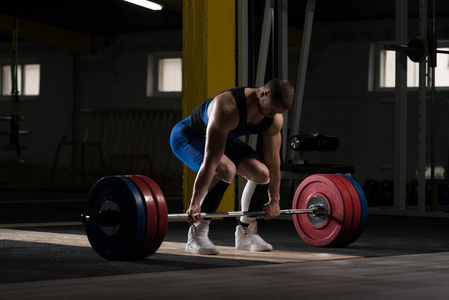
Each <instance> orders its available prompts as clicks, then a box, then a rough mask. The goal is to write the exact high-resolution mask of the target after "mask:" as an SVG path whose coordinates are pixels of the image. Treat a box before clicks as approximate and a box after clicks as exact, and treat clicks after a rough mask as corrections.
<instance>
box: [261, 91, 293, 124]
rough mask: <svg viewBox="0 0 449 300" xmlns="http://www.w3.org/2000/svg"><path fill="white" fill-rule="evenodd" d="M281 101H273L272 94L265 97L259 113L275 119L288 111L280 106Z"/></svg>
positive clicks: (262, 98) (262, 99)
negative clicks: (277, 115)
mask: <svg viewBox="0 0 449 300" xmlns="http://www.w3.org/2000/svg"><path fill="white" fill-rule="evenodd" d="M280 103H281V101H276V100H274V99H271V97H270V94H269V93H267V94H265V95H263V96H262V97H261V99H260V101H259V113H260V114H261V115H262V116H264V117H269V118H273V117H274V116H275V115H276V114H282V113H284V112H285V111H286V109H284V108H283V107H282V105H281V104H280Z"/></svg>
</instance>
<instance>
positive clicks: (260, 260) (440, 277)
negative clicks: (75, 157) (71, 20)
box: [0, 190, 449, 299]
mask: <svg viewBox="0 0 449 300" xmlns="http://www.w3.org/2000/svg"><path fill="white" fill-rule="evenodd" d="M0 196H1V197H0V224H1V225H0V299H83V298H93V299H204V298H209V299H247V298H248V297H252V298H257V299H312V298H313V299H317V298H318V299H323V298H329V299H360V298H362V299H448V297H449V286H448V284H447V283H448V282H449V238H448V233H449V218H425V217H402V216H399V217H398V216H386V215H375V214H372V213H369V215H368V222H367V226H366V228H365V230H364V232H363V234H362V235H361V237H360V238H359V239H358V240H357V241H356V242H355V243H353V244H351V245H349V246H347V247H344V248H315V247H312V246H309V245H307V244H306V243H305V242H304V241H302V240H301V238H300V237H299V235H298V234H297V232H296V230H295V228H294V225H293V222H292V221H291V219H288V218H281V219H276V220H271V221H260V222H259V231H260V234H261V236H262V237H263V238H264V239H265V240H266V241H268V242H269V243H271V244H272V245H273V246H274V248H275V250H274V251H272V252H267V253H253V252H245V251H236V250H234V249H233V244H234V230H235V220H233V219H232V220H231V219H225V220H217V221H213V223H212V224H211V231H210V237H211V240H212V241H213V242H214V243H215V244H216V245H218V246H220V247H221V249H222V253H221V254H220V255H217V256H200V255H190V254H189V255H187V254H186V253H184V251H183V248H184V246H185V242H186V238H187V230H188V224H187V223H186V222H171V223H169V226H168V231H167V235H166V236H165V239H164V243H163V244H162V246H161V248H160V249H159V250H158V251H157V252H156V253H155V254H154V255H152V256H150V257H148V258H146V259H144V260H139V261H130V262H117V261H107V260H105V259H103V258H101V257H100V256H98V255H97V254H96V253H95V252H94V250H93V249H92V248H91V247H90V245H89V243H88V241H87V237H86V235H85V232H84V227H83V226H82V224H81V223H80V222H79V215H80V213H81V212H82V210H83V205H84V199H85V195H84V194H83V193H82V192H79V191H71V192H70V193H69V194H67V191H63V192H62V191H47V190H32V191H26V192H24V191H22V190H0ZM167 202H168V205H169V213H176V212H180V211H181V210H182V208H180V204H179V202H180V201H176V200H174V199H171V200H168V201H167Z"/></svg>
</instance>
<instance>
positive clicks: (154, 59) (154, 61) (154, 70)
mask: <svg viewBox="0 0 449 300" xmlns="http://www.w3.org/2000/svg"><path fill="white" fill-rule="evenodd" d="M164 58H181V59H182V52H153V53H150V54H148V67H147V91H146V95H147V97H182V94H183V93H182V91H180V92H160V91H158V87H159V64H158V61H159V59H164ZM181 76H182V75H181Z"/></svg>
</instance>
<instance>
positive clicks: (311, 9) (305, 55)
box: [289, 0, 315, 159]
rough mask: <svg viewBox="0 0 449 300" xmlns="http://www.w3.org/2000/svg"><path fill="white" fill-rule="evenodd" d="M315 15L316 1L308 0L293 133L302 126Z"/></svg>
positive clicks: (291, 154) (294, 105)
mask: <svg viewBox="0 0 449 300" xmlns="http://www.w3.org/2000/svg"><path fill="white" fill-rule="evenodd" d="M314 14H315V0H307V6H306V16H305V20H304V30H303V36H302V43H301V53H300V57H299V66H298V78H297V81H296V87H295V102H294V103H293V116H292V119H293V124H292V126H291V128H292V133H294V134H297V133H299V126H300V124H301V111H302V103H303V100H304V89H305V83H306V72H307V62H308V59H309V49H310V39H311V36H312V25H313V16H314ZM289 151H290V159H293V157H294V155H295V152H294V151H292V150H289Z"/></svg>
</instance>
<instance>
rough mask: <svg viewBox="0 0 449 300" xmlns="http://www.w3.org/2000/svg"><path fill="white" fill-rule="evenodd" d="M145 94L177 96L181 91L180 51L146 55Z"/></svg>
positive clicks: (151, 95)
mask: <svg viewBox="0 0 449 300" xmlns="http://www.w3.org/2000/svg"><path fill="white" fill-rule="evenodd" d="M147 73H148V76H147V77H148V78H147V96H148V97H154V96H162V97H164V96H178V95H181V93H182V59H181V54H180V53H153V54H150V55H149V56H148V70H147Z"/></svg>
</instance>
